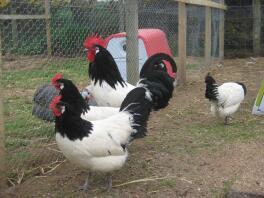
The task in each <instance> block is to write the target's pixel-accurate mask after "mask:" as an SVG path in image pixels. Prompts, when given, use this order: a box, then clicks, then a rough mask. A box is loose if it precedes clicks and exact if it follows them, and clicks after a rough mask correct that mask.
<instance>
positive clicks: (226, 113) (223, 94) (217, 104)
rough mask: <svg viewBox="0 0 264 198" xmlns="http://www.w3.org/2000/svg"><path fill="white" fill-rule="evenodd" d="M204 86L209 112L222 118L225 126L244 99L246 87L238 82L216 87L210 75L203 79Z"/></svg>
mask: <svg viewBox="0 0 264 198" xmlns="http://www.w3.org/2000/svg"><path fill="white" fill-rule="evenodd" d="M205 84H206V90H205V98H207V99H209V101H210V102H211V112H212V113H213V114H214V115H215V116H217V117H221V118H224V119H225V125H227V124H228V119H229V118H230V117H231V115H232V114H234V113H235V112H236V111H237V110H238V108H239V106H240V104H241V102H242V101H243V100H244V98H245V95H246V93H247V89H246V86H245V85H244V84H243V83H240V82H227V83H224V84H222V85H220V86H218V85H217V83H216V81H215V79H214V78H213V77H212V76H211V75H210V73H208V74H207V75H206V77H205Z"/></svg>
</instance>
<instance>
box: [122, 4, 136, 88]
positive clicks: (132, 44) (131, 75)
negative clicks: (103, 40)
mask: <svg viewBox="0 0 264 198" xmlns="http://www.w3.org/2000/svg"><path fill="white" fill-rule="evenodd" d="M125 7H126V8H125V10H126V33H127V36H126V52H127V53H126V63H127V81H128V82H129V83H131V84H133V85H135V84H136V83H137V81H138V80H139V69H138V64H139V62H138V61H139V59H138V0H125Z"/></svg>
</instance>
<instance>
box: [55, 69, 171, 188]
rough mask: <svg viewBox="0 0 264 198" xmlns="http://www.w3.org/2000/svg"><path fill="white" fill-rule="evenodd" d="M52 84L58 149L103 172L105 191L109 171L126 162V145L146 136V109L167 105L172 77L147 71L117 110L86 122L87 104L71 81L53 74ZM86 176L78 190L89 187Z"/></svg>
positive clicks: (68, 157)
mask: <svg viewBox="0 0 264 198" xmlns="http://www.w3.org/2000/svg"><path fill="white" fill-rule="evenodd" d="M165 74H166V75H165ZM52 84H53V85H54V86H55V87H57V88H58V89H60V95H59V96H58V97H56V98H55V99H54V100H53V102H52V103H51V105H50V108H51V109H52V111H53V113H54V115H55V117H56V121H55V129H56V130H55V131H56V141H57V143H58V146H59V148H60V149H61V151H62V152H63V154H64V155H65V156H66V158H67V159H69V160H70V161H71V162H72V163H74V164H76V165H78V166H80V167H83V168H86V169H88V170H90V173H92V172H105V173H107V183H108V185H107V189H108V190H110V189H111V185H112V180H111V172H113V171H115V170H118V169H121V168H122V167H123V165H124V164H125V162H126V159H127V157H128V152H127V146H128V144H129V143H130V142H131V141H133V140H134V139H137V138H142V137H144V136H145V135H146V133H147V121H148V118H149V115H150V112H151V111H152V110H155V109H156V108H157V106H156V103H159V104H161V105H162V107H160V108H163V107H165V106H167V105H168V101H169V99H170V98H171V89H173V80H172V79H171V78H168V75H167V73H166V72H164V71H151V72H149V73H148V74H147V75H145V78H144V79H142V80H141V81H140V82H139V83H138V87H136V88H134V89H132V90H131V91H130V92H129V93H128V94H127V96H126V97H125V99H124V101H123V102H122V103H121V106H120V109H119V111H118V112H117V113H115V114H113V115H111V116H108V117H107V118H105V119H100V120H96V121H90V120H89V119H87V117H86V118H85V117H84V116H83V115H84V114H87V115H89V106H87V105H86V104H85V102H84V99H83V98H82V96H81V94H80V93H79V92H78V89H77V88H76V86H75V85H74V84H73V83H72V81H70V80H68V79H63V78H62V75H61V74H56V75H55V76H54V77H53V79H52ZM156 85H157V86H156ZM160 101H163V103H160ZM86 112H87V113H86ZM73 148H74V149H73ZM90 177H91V174H89V175H88V177H87V179H86V181H85V183H84V186H82V188H81V189H82V190H87V189H89V185H90V179H89V178H90Z"/></svg>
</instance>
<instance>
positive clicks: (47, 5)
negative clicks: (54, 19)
mask: <svg viewBox="0 0 264 198" xmlns="http://www.w3.org/2000/svg"><path fill="white" fill-rule="evenodd" d="M45 19H46V35H47V51H48V56H51V54H52V49H51V16H50V1H49V0H45Z"/></svg>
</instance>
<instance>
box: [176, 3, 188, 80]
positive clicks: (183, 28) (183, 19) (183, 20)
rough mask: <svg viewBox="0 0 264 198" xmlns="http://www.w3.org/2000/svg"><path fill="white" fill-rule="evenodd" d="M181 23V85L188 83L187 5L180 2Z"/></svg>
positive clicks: (179, 29)
mask: <svg viewBox="0 0 264 198" xmlns="http://www.w3.org/2000/svg"><path fill="white" fill-rule="evenodd" d="M178 9H179V19H178V21H179V23H178V32H179V34H178V40H179V41H178V53H179V71H178V72H177V78H178V81H179V84H180V85H184V84H185V83H186V24H187V15H186V4H185V3H182V2H179V7H178Z"/></svg>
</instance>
